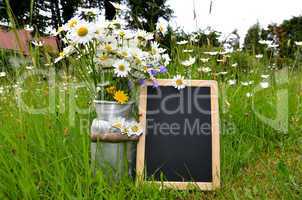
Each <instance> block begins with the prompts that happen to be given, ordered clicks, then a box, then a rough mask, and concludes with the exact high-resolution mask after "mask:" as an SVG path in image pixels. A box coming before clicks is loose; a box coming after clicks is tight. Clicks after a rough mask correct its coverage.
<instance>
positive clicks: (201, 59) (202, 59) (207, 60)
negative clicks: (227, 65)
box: [200, 58, 209, 63]
mask: <svg viewBox="0 0 302 200" xmlns="http://www.w3.org/2000/svg"><path fill="white" fill-rule="evenodd" d="M200 61H201V62H203V63H207V62H209V58H200Z"/></svg>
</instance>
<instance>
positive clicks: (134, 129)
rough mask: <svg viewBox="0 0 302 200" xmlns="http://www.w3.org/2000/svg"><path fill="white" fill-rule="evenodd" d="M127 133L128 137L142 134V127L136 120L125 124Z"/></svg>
mask: <svg viewBox="0 0 302 200" xmlns="http://www.w3.org/2000/svg"><path fill="white" fill-rule="evenodd" d="M127 131H128V133H127V135H128V136H129V137H131V136H140V135H141V134H143V129H142V128H141V127H140V125H139V124H138V123H137V122H131V123H129V124H127Z"/></svg>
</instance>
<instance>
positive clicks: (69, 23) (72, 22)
mask: <svg viewBox="0 0 302 200" xmlns="http://www.w3.org/2000/svg"><path fill="white" fill-rule="evenodd" d="M77 24H78V20H76V19H71V20H69V22H68V27H69V28H73V27H75V25H77Z"/></svg>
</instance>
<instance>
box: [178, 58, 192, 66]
mask: <svg viewBox="0 0 302 200" xmlns="http://www.w3.org/2000/svg"><path fill="white" fill-rule="evenodd" d="M195 61H196V58H192V57H190V58H189V59H188V60H185V61H183V62H181V64H182V65H184V66H186V67H188V66H191V65H193V64H194V63H195Z"/></svg>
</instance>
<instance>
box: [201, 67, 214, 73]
mask: <svg viewBox="0 0 302 200" xmlns="http://www.w3.org/2000/svg"><path fill="white" fill-rule="evenodd" d="M201 71H202V72H204V73H209V72H211V71H212V70H211V68H209V67H202V68H201Z"/></svg>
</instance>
